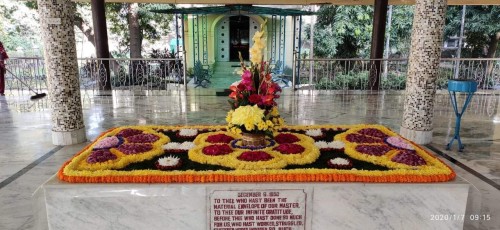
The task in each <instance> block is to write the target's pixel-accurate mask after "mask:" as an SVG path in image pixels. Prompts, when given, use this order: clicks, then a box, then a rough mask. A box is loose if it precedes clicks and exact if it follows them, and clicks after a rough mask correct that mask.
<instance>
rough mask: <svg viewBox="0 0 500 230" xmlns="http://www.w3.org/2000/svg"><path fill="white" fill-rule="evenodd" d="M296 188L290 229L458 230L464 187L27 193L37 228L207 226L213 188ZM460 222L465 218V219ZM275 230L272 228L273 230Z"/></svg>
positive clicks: (50, 186) (109, 188) (122, 188)
mask: <svg viewBox="0 0 500 230" xmlns="http://www.w3.org/2000/svg"><path fill="white" fill-rule="evenodd" d="M286 189H293V190H298V189H299V190H303V191H304V192H305V193H306V194H307V195H306V197H307V199H305V200H306V201H305V204H300V205H305V207H306V209H305V213H306V214H305V222H304V223H305V226H303V227H301V228H293V229H314V230H323V229H324V230H331V229H384V230H385V229H440V230H444V229H462V228H463V223H464V221H463V219H455V220H444V219H443V220H440V219H438V220H433V217H434V218H436V216H437V215H448V216H449V215H457V216H461V215H464V214H465V210H466V203H467V196H468V192H469V184H466V183H456V182H448V183H432V184H395V183H393V184H374V183H373V184H367V183H206V184H69V183H65V182H60V181H59V180H58V179H57V178H52V179H51V180H49V181H48V182H46V183H45V184H44V185H42V186H41V187H40V188H39V189H38V190H37V192H36V193H35V195H34V199H35V204H36V205H35V212H36V214H35V218H36V225H35V227H36V229H176V230H181V229H186V230H193V229H201V230H205V229H210V228H209V226H210V217H209V213H210V211H211V210H210V199H209V196H210V194H213V192H214V191H215V190H218V191H220V190H244V191H252V190H253V191H255V190H259V191H263V190H286ZM465 218H467V217H465ZM276 229H278V228H276Z"/></svg>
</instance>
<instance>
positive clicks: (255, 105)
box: [226, 23, 284, 145]
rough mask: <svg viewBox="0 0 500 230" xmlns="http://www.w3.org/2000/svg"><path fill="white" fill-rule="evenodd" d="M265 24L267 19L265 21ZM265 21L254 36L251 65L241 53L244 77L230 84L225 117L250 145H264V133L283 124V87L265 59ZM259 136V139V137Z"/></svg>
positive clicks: (232, 128)
mask: <svg viewBox="0 0 500 230" xmlns="http://www.w3.org/2000/svg"><path fill="white" fill-rule="evenodd" d="M264 24H265V23H264ZM263 35H264V25H261V27H260V30H259V31H257V32H255V35H254V36H253V41H254V44H253V46H252V48H250V61H251V65H250V67H248V68H247V67H246V66H245V63H244V61H243V58H242V57H241V53H240V64H241V68H242V72H243V73H242V75H241V81H238V82H235V83H233V84H232V85H231V87H230V90H231V91H232V92H231V94H230V95H229V97H230V100H229V104H230V105H231V110H230V111H229V112H228V114H227V117H226V121H227V122H228V130H229V131H230V132H233V133H235V134H242V139H243V142H244V143H245V142H246V143H247V145H264V144H265V136H266V135H267V136H270V137H272V135H273V132H274V131H276V130H277V129H278V128H279V127H280V126H281V125H283V124H284V121H283V119H282V118H281V117H280V115H279V112H278V108H277V104H276V101H275V99H276V98H279V96H280V95H279V93H280V92H281V88H280V87H279V85H278V84H276V83H274V82H273V81H272V80H271V72H270V67H269V62H265V61H263V50H264V48H265V40H264V39H263V38H262V37H263ZM256 139H259V140H256Z"/></svg>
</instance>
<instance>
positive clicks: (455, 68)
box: [6, 58, 500, 94]
mask: <svg viewBox="0 0 500 230" xmlns="http://www.w3.org/2000/svg"><path fill="white" fill-rule="evenodd" d="M377 61H378V62H377ZM106 62H108V63H109V68H107V67H106ZM374 63H380V64H379V66H376V65H375V64H374ZM6 64H7V65H6V66H7V69H8V70H9V72H7V74H6V94H9V93H11V94H13V93H23V92H24V93H26V92H29V91H28V88H27V86H26V85H25V84H22V83H26V84H27V85H29V86H30V87H31V88H32V89H34V90H35V91H42V90H47V77H46V71H47V70H46V68H45V65H44V61H43V58H11V59H8V60H7V63H6ZM377 67H378V68H377ZM293 70H295V71H293ZM185 71H186V70H185V68H184V60H183V59H182V58H171V59H168V58H166V59H147V58H141V59H125V58H121V59H120V58H118V59H100V58H82V59H78V76H79V80H80V81H79V82H80V89H81V90H83V91H84V92H85V93H93V92H97V91H100V90H104V89H105V86H106V85H108V86H110V87H111V89H112V90H177V89H180V88H182V87H184V86H185V85H186V84H187V82H188V81H189V80H190V78H189V76H186V75H188V74H184V72H185ZM377 71H379V72H380V80H379V82H378V84H379V89H381V90H404V89H405V87H406V79H407V73H408V59H295V61H294V66H292V67H291V68H285V69H284V70H282V71H278V72H276V73H274V76H273V79H274V80H275V81H279V82H280V85H282V86H284V87H287V86H288V87H294V88H295V89H299V90H300V89H313V90H370V89H372V88H373V84H374V83H370V81H369V79H370V75H373V74H376V73H377ZM108 72H109V75H110V78H109V81H110V82H108V79H107V77H106V76H107V73H108ZM456 78H459V79H472V80H475V81H477V82H478V83H479V88H480V89H481V90H499V89H500V58H496V59H447V58H443V59H441V63H440V68H439V71H438V74H437V76H436V87H437V89H446V88H447V80H448V79H456ZM108 83H109V84H108ZM294 83H295V84H294Z"/></svg>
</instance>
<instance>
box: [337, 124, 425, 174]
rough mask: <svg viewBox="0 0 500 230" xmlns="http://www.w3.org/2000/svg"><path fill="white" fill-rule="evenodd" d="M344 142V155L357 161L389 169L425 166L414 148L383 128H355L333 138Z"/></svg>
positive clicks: (423, 160)
mask: <svg viewBox="0 0 500 230" xmlns="http://www.w3.org/2000/svg"><path fill="white" fill-rule="evenodd" d="M335 140H341V141H346V148H345V151H344V152H345V153H346V154H347V155H349V156H350V157H353V158H355V159H358V160H362V161H368V162H371V163H374V164H378V165H384V166H387V167H390V168H401V167H403V168H404V167H410V166H422V165H427V162H426V160H425V159H424V158H423V157H422V156H421V155H420V154H419V153H418V151H421V150H418V151H417V149H416V147H415V146H414V145H413V144H411V143H410V142H408V141H406V140H405V139H404V138H401V137H399V136H397V135H396V134H392V132H391V131H390V130H388V129H387V128H384V127H381V126H379V127H377V128H356V129H350V130H349V131H347V132H346V133H343V134H339V135H337V136H335Z"/></svg>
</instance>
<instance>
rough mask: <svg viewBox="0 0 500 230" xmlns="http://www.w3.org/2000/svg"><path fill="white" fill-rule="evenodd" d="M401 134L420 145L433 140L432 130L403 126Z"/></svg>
mask: <svg viewBox="0 0 500 230" xmlns="http://www.w3.org/2000/svg"><path fill="white" fill-rule="evenodd" d="M399 134H400V135H401V136H403V137H404V138H406V139H408V140H411V141H413V142H415V143H417V144H419V145H426V144H429V143H431V141H432V130H431V131H418V130H412V129H407V128H405V127H403V126H401V129H400V130H399Z"/></svg>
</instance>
